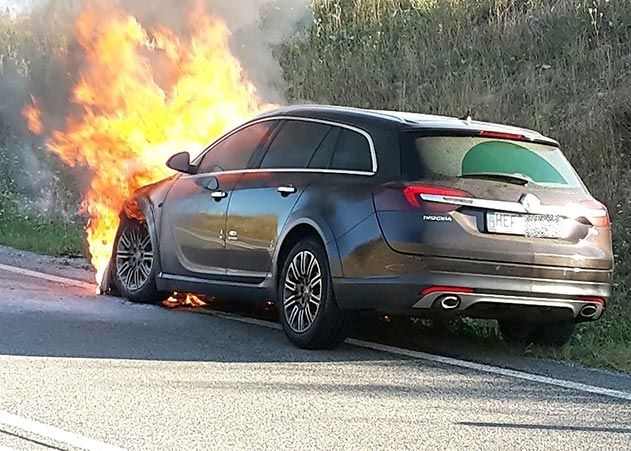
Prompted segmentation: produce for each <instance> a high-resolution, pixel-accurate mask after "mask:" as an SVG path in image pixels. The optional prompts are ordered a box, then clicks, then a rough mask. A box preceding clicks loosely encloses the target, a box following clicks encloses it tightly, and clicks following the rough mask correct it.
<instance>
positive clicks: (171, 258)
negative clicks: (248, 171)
mask: <svg viewBox="0 0 631 451" xmlns="http://www.w3.org/2000/svg"><path fill="white" fill-rule="evenodd" d="M213 177H214V178H216V179H217V181H218V184H219V190H221V191H222V192H225V194H226V197H225V198H213V197H212V190H210V189H208V187H207V183H208V181H209V180H210V179H211V178H213ZM241 177H242V174H238V173H227V174H221V173H220V174H214V175H206V174H202V175H196V176H184V177H180V178H178V179H177V180H176V181H174V183H173V186H172V187H171V190H170V191H169V194H168V195H167V197H166V198H165V200H164V205H163V207H162V210H163V212H162V227H161V233H160V243H161V246H160V256H161V259H162V271H163V272H165V273H168V274H178V275H182V276H191V277H200V278H209V279H212V278H214V277H220V278H223V276H225V275H226V268H225V267H224V266H223V263H222V262H223V261H224V259H225V258H226V255H225V227H226V215H227V212H228V204H229V202H230V196H231V194H232V191H233V188H234V187H235V185H236V184H237V182H238V181H239V179H240V178H241Z"/></svg>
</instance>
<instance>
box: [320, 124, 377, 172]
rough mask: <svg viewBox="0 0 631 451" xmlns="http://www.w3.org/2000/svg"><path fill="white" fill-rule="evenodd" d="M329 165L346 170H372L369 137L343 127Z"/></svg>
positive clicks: (331, 167)
mask: <svg viewBox="0 0 631 451" xmlns="http://www.w3.org/2000/svg"><path fill="white" fill-rule="evenodd" d="M329 167H330V169H340V170H346V171H362V172H370V171H372V170H373V167H372V153H371V150H370V144H369V143H368V139H366V137H365V136H364V135H362V134H361V133H358V132H356V131H353V130H348V129H342V131H341V132H340V136H339V139H338V141H337V147H336V149H335V154H334V155H333V159H332V161H331V165H330V166H329Z"/></svg>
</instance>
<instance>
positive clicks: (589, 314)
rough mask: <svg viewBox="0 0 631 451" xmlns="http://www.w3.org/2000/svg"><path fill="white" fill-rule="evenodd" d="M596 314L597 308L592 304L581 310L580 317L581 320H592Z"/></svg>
mask: <svg viewBox="0 0 631 451" xmlns="http://www.w3.org/2000/svg"><path fill="white" fill-rule="evenodd" d="M596 313H598V307H596V305H594V304H588V305H586V306H585V307H583V308H582V309H581V316H582V317H583V318H587V319H589V318H593V317H594V316H595V315H596Z"/></svg>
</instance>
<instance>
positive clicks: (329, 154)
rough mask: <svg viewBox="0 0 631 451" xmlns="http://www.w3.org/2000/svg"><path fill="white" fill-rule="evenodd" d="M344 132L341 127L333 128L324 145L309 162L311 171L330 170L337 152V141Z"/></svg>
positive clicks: (323, 142)
mask: <svg viewBox="0 0 631 451" xmlns="http://www.w3.org/2000/svg"><path fill="white" fill-rule="evenodd" d="M341 131H342V129H341V128H339V127H331V130H330V131H329V133H328V134H327V135H326V138H324V141H322V144H320V146H319V147H318V148H317V149H316V151H315V153H314V154H313V156H312V157H311V161H310V162H309V166H308V167H309V168H310V169H328V168H329V165H330V164H331V158H333V152H335V145H336V144H337V139H338V137H339V136H340V132H341Z"/></svg>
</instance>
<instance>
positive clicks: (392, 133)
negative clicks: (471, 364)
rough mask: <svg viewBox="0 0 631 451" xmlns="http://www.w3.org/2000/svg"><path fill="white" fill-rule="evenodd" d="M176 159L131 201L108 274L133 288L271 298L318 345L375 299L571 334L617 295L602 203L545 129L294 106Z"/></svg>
mask: <svg viewBox="0 0 631 451" xmlns="http://www.w3.org/2000/svg"><path fill="white" fill-rule="evenodd" d="M168 166H169V167H170V168H171V169H174V170H176V171H178V172H179V173H178V174H177V175H175V176H172V177H170V178H167V179H166V180H164V181H162V182H159V183H156V184H153V185H150V186H148V187H145V188H142V189H140V190H139V191H137V192H136V193H135V194H134V195H133V196H132V198H130V199H129V200H128V201H127V202H126V204H125V208H124V209H123V211H122V212H121V225H120V227H119V230H118V234H117V236H116V240H115V244H114V252H113V257H112V261H111V266H110V276H111V280H112V281H113V283H114V284H115V286H116V287H117V289H118V290H119V291H120V293H121V294H122V295H123V296H125V297H127V298H129V299H130V300H132V301H135V302H142V303H158V302H161V301H163V300H164V299H166V298H167V297H168V296H169V295H170V294H171V293H172V292H173V291H179V292H196V293H208V294H212V295H214V296H217V297H222V298H225V299H227V300H230V299H237V298H238V299H250V300H253V301H260V300H268V299H274V300H276V303H277V307H278V311H279V313H280V320H281V323H282V326H283V329H284V331H285V333H286V334H287V336H288V338H289V339H290V340H291V341H292V342H293V343H294V344H296V345H297V346H300V347H303V348H308V349H318V348H332V347H334V346H335V345H337V344H338V343H340V342H341V341H342V340H343V339H344V337H345V336H346V335H345V334H346V327H347V325H348V322H349V318H350V317H351V312H353V311H356V310H368V309H369V310H377V311H380V312H387V313H391V314H401V315H407V316H417V317H429V318H449V317H453V316H455V315H464V316H469V317H476V318H488V319H496V320H498V322H499V325H500V329H501V332H502V334H503V336H504V337H505V338H506V339H508V340H511V341H520V342H528V343H531V342H534V343H541V344H546V345H562V344H564V343H566V342H567V341H568V340H569V339H570V337H571V334H572V331H573V329H574V326H575V324H577V323H579V322H584V321H594V320H597V319H598V318H599V317H600V316H601V315H602V314H603V310H604V308H605V305H606V302H607V299H608V298H609V297H610V295H611V284H612V272H613V254H612V243H611V226H610V221H609V215H608V212H607V210H606V208H605V207H604V206H603V205H602V204H601V203H599V202H598V201H596V200H595V199H594V198H593V197H592V196H591V195H590V194H589V192H588V190H587V189H586V187H585V186H584V184H583V183H582V182H581V180H580V178H579V177H578V175H577V174H576V172H575V171H574V169H573V168H572V166H571V165H570V163H569V162H568V160H567V159H566V158H565V157H564V155H563V153H562V152H561V150H560V149H559V144H558V143H557V142H556V141H554V140H552V139H550V138H547V137H545V136H543V135H541V134H539V133H537V132H533V131H530V130H525V129H521V128H516V127H509V126H504V125H498V124H490V123H483V122H477V121H473V120H471V119H470V118H468V119H465V120H461V119H455V118H446V117H438V116H429V115H420V114H412V113H399V112H382V111H371V110H360V109H352V108H342V107H328V106H298V107H289V108H283V109H279V110H275V111H272V112H267V113H264V114H262V115H260V116H258V117H257V118H256V119H253V120H251V121H249V122H247V123H245V124H243V125H241V126H240V127H238V128H237V129H235V130H233V131H231V132H229V133H228V134H226V135H225V136H223V137H222V138H220V139H219V140H217V141H216V142H214V143H213V144H212V145H210V146H209V147H208V148H207V149H205V150H204V151H203V152H202V153H201V154H200V155H199V156H198V157H197V158H195V159H194V160H192V161H191V158H190V156H189V154H188V153H180V154H177V155H175V156H173V157H172V158H171V159H170V160H169V162H168Z"/></svg>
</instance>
